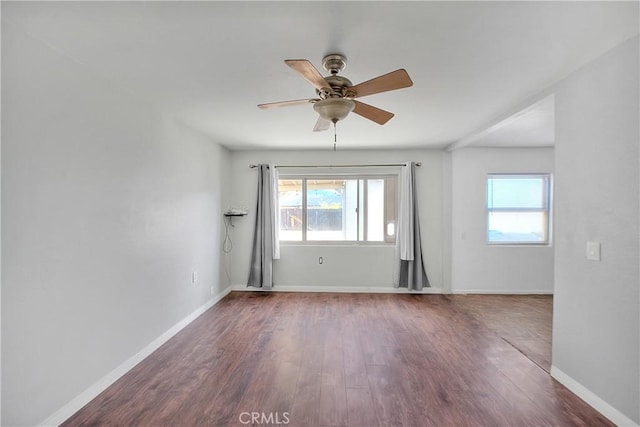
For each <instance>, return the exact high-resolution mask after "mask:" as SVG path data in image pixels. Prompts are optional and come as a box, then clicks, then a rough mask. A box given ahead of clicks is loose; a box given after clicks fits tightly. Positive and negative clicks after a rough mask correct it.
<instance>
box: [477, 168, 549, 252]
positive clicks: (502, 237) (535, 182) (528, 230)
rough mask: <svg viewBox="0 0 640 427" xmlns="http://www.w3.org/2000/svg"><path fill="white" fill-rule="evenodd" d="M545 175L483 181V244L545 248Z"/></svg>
mask: <svg viewBox="0 0 640 427" xmlns="http://www.w3.org/2000/svg"><path fill="white" fill-rule="evenodd" d="M550 186H551V177H550V175H549V174H535V175H534V174H522V175H508V174H490V175H489V176H488V177H487V242H488V243H490V244H548V243H549V212H550V210H549V204H550Z"/></svg>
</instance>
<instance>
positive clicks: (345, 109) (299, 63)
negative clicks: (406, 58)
mask: <svg viewBox="0 0 640 427" xmlns="http://www.w3.org/2000/svg"><path fill="white" fill-rule="evenodd" d="M284 62H285V64H287V65H288V66H289V67H291V68H292V69H294V70H295V71H296V72H297V73H298V74H300V75H301V76H302V77H303V78H304V79H305V80H307V81H308V82H309V83H310V84H311V85H313V86H314V87H315V88H316V95H317V98H309V99H299V100H295V101H282V102H271V103H267V104H260V105H258V107H259V108H261V109H263V110H266V109H270V108H278V107H287V106H292V105H302V104H308V103H311V104H313V109H314V110H315V111H316V112H317V113H318V115H319V116H320V117H319V118H318V122H317V123H316V126H315V127H314V129H313V130H314V131H323V130H327V129H328V128H329V124H330V123H333V124H334V126H335V124H336V123H337V122H338V121H340V120H344V119H345V118H346V117H347V116H348V115H349V113H351V112H352V111H353V112H354V113H356V114H358V115H360V116H362V117H364V118H366V119H369V120H371V121H373V122H375V123H378V124H380V125H383V124H385V123H386V122H388V121H389V120H390V119H391V118H392V117H393V113H390V112H388V111H385V110H382V109H380V108H377V107H374V106H372V105H369V104H365V103H364V102H360V101H356V100H355V98H361V97H363V96H368V95H373V94H376V93H381V92H387V91H391V90H396V89H402V88H405V87H410V86H413V82H412V81H411V78H410V77H409V74H408V73H407V71H406V70H404V69H402V68H401V69H399V70H396V71H392V72H391V73H387V74H384V75H382V76H378V77H375V78H373V79H371V80H367V81H366V82H363V83H360V84H357V85H355V86H354V85H353V84H352V83H351V81H350V80H349V79H347V78H346V77H343V76H339V75H338V73H339V72H340V71H342V70H344V69H345V67H346V66H347V58H346V57H345V56H344V55H340V54H331V55H327V56H325V57H324V58H323V59H322V67H323V68H324V69H325V70H326V71H327V72H329V73H330V75H329V76H327V77H323V76H322V75H321V74H320V72H319V71H318V70H317V69H316V68H315V67H314V66H313V64H311V62H309V61H308V60H306V59H287V60H285V61H284Z"/></svg>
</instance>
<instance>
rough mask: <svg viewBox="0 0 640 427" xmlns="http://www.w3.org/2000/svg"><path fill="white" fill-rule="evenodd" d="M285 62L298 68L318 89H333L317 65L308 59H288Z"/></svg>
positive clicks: (295, 68)
mask: <svg viewBox="0 0 640 427" xmlns="http://www.w3.org/2000/svg"><path fill="white" fill-rule="evenodd" d="M284 63H285V64H287V65H288V66H289V67H291V68H293V69H294V70H296V71H297V72H298V73H299V74H300V75H301V76H302V77H304V78H305V80H306V81H308V82H309V83H311V84H312V85H313V87H315V88H316V89H318V90H322V89H326V90H329V91H330V90H331V85H330V84H329V83H328V82H327V81H326V80H325V79H324V77H322V74H320V72H319V71H318V70H317V69H316V67H314V66H313V64H312V63H311V62H309V61H307V60H306V59H286V60H285V61H284Z"/></svg>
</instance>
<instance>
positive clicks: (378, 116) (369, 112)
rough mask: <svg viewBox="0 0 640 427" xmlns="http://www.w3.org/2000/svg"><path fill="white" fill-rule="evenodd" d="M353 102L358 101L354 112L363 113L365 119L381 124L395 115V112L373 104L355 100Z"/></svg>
mask: <svg viewBox="0 0 640 427" xmlns="http://www.w3.org/2000/svg"><path fill="white" fill-rule="evenodd" d="M353 102H355V103H356V108H354V109H353V112H354V113H356V114H359V115H361V116H362V117H364V118H365V119H369V120H371V121H373V122H376V123H377V124H379V125H383V124H385V123H387V122H388V121H389V120H391V118H392V117H393V116H394V114H393V113H390V112H388V111H385V110H381V109H380V108H377V107H374V106H373V105H369V104H365V103H364V102H360V101H355V100H354V101H353Z"/></svg>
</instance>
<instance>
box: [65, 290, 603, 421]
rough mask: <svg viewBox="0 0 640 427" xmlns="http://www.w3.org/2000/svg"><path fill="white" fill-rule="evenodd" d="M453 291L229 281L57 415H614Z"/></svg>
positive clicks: (544, 418)
mask: <svg viewBox="0 0 640 427" xmlns="http://www.w3.org/2000/svg"><path fill="white" fill-rule="evenodd" d="M454 300H455V298H454V299H451V298H450V297H447V296H442V295H406V294H373V295H371V294H314V293H250V292H234V293H231V294H229V295H228V296H227V297H226V298H224V299H223V300H222V301H220V302H219V303H218V304H217V305H216V306H215V307H213V308H212V309H211V310H209V311H207V312H206V313H205V314H203V315H202V316H201V317H199V318H198V319H196V320H195V321H194V322H193V323H191V324H190V325H189V326H188V327H187V328H185V329H184V330H183V331H181V332H180V333H179V334H177V335H176V336H175V337H173V338H172V339H171V340H169V341H168V342H167V343H166V344H165V345H163V346H162V347H161V348H160V349H158V350H157V351H156V352H154V353H153V354H152V355H151V356H150V357H149V358H147V359H146V360H145V361H143V362H142V363H141V364H139V365H138V366H136V367H135V368H134V369H133V370H131V371H130V372H129V373H127V374H126V375H125V376H123V377H122V378H121V379H120V380H118V381H117V382H116V383H114V384H113V385H112V386H111V387H109V388H108V389H107V390H106V391H104V392H103V393H102V394H101V395H99V396H98V397H97V398H96V399H94V400H93V401H92V402H90V403H89V404H88V405H87V406H85V407H84V408H83V409H82V410H80V411H79V412H78V413H76V414H75V415H74V416H72V417H71V418H70V419H69V420H67V421H66V422H65V424H64V425H66V426H80V425H126V426H128V425H131V426H162V425H170V426H205V425H212V426H243V425H251V424H250V422H251V413H252V412H255V413H257V415H258V416H259V417H262V416H264V417H265V418H257V419H255V421H259V422H262V424H258V423H257V422H256V423H254V424H253V425H283V424H285V422H288V425H291V426H358V427H359V426H363V427H364V426H366V427H373V426H412V427H421V426H425V427H426V426H438V427H440V426H456V427H457V426H510V427H511V426H574V425H575V426H611V425H613V424H611V423H609V422H608V421H607V420H606V419H605V418H604V417H602V416H601V415H600V414H598V413H597V412H596V411H595V410H593V409H592V408H591V407H589V406H588V405H587V404H586V403H584V402H583V401H581V400H580V399H578V398H577V397H576V396H575V395H573V394H572V393H571V392H569V391H568V390H567V389H565V388H564V387H563V386H562V385H560V384H559V383H557V382H556V381H555V380H553V379H552V378H551V377H550V376H549V374H548V373H547V372H545V371H544V370H543V369H541V368H540V367H539V366H538V364H536V363H534V362H532V361H531V360H530V359H529V358H527V357H526V356H525V355H524V354H523V353H522V352H520V351H518V350H517V349H516V348H514V347H513V346H512V345H510V344H509V343H508V342H507V341H505V340H504V339H502V338H501V337H500V336H499V335H498V334H496V333H495V332H494V331H492V330H491V329H490V328H489V327H487V326H485V325H484V324H483V323H482V322H480V321H478V318H477V317H474V315H473V314H472V313H470V312H468V311H466V310H464V309H462V308H461V304H458V303H457V302H456V301H454ZM269 417H271V418H270V420H271V424H267V423H265V422H264V421H269ZM278 422H279V423H280V424H278Z"/></svg>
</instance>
